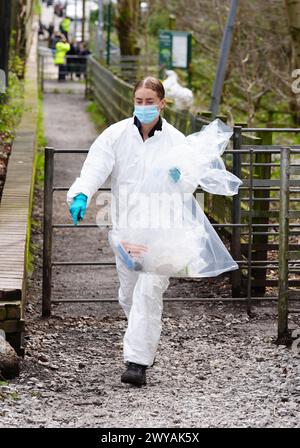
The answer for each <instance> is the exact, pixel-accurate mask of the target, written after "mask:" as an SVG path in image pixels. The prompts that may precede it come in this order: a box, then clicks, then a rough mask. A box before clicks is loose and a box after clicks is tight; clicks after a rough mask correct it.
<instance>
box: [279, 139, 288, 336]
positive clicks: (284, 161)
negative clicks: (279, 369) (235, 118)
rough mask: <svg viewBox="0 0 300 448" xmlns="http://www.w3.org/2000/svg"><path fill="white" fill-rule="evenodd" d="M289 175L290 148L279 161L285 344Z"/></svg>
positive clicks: (281, 326)
mask: <svg viewBox="0 0 300 448" xmlns="http://www.w3.org/2000/svg"><path fill="white" fill-rule="evenodd" d="M289 175H290V148H282V151H281V161H280V209H279V260H278V261H279V284H278V286H279V295H278V339H277V342H279V343H287V341H288V339H289V330H288V249H289V216H288V214H289Z"/></svg>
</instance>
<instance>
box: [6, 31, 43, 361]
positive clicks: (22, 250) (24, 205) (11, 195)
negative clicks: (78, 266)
mask: <svg viewBox="0 0 300 448" xmlns="http://www.w3.org/2000/svg"><path fill="white" fill-rule="evenodd" d="M36 54H37V33H36V32H35V33H34V36H33V41H32V46H31V50H30V55H29V59H28V62H27V70H26V80H25V98H24V114H23V116H22V119H21V122H20V124H19V126H18V129H17V133H16V138H15V140H14V142H13V146H12V151H11V155H10V157H9V161H8V167H7V174H6V180H5V184H4V189H3V194H2V199H1V203H0V329H2V330H4V331H5V333H6V338H7V340H8V341H9V342H10V343H11V345H12V346H13V347H14V348H15V349H16V350H17V352H18V353H19V354H23V348H22V345H23V331H24V319H23V312H24V305H25V297H26V282H27V277H26V267H27V262H28V253H29V236H30V220H31V204H32V196H33V187H34V173H35V165H36V129H37V98H38V96H37V61H36Z"/></svg>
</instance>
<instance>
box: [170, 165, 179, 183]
mask: <svg viewBox="0 0 300 448" xmlns="http://www.w3.org/2000/svg"><path fill="white" fill-rule="evenodd" d="M169 176H170V178H171V179H172V182H174V183H176V182H178V181H179V179H180V176H181V172H180V170H179V169H178V168H176V167H175V168H170V169H169Z"/></svg>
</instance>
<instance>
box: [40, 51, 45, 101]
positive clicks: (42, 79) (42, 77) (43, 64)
mask: <svg viewBox="0 0 300 448" xmlns="http://www.w3.org/2000/svg"><path fill="white" fill-rule="evenodd" d="M41 58H42V64H41V72H42V74H41V89H42V92H43V93H44V68H45V56H44V55H43V54H42V55H41Z"/></svg>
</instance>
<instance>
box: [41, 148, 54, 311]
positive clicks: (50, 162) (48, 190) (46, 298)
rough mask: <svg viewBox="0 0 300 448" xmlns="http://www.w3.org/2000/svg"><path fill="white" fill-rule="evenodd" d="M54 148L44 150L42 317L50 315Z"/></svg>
mask: <svg viewBox="0 0 300 448" xmlns="http://www.w3.org/2000/svg"><path fill="white" fill-rule="evenodd" d="M53 172H54V148H48V147H47V148H45V170H44V242H43V293H42V316H43V317H49V316H50V315H51V277H52V201H53Z"/></svg>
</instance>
